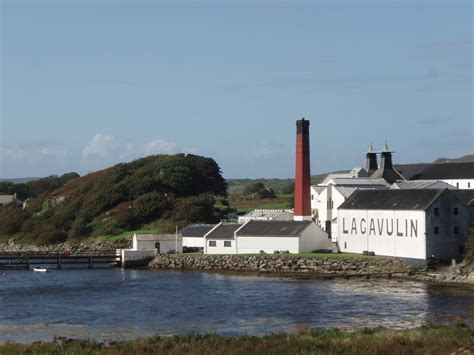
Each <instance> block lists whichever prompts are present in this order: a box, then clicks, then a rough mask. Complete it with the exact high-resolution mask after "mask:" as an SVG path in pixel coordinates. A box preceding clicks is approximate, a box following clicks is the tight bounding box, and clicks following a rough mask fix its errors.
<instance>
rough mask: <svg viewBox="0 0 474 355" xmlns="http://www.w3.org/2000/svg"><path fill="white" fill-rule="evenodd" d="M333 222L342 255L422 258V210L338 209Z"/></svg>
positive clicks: (424, 249) (423, 251) (423, 242)
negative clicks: (336, 221) (370, 252)
mask: <svg viewBox="0 0 474 355" xmlns="http://www.w3.org/2000/svg"><path fill="white" fill-rule="evenodd" d="M337 220H338V244H339V248H340V250H341V251H342V252H350V253H362V252H363V251H365V250H367V251H373V252H374V253H375V254H376V255H387V256H397V257H404V258H414V259H425V258H426V237H425V232H426V227H425V212H424V211H396V210H343V209H340V210H339V211H338V218H337Z"/></svg>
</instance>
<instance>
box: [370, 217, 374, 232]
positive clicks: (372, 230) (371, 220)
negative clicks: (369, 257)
mask: <svg viewBox="0 0 474 355" xmlns="http://www.w3.org/2000/svg"><path fill="white" fill-rule="evenodd" d="M370 234H373V235H375V222H374V219H373V218H371V219H370V227H369V235H370Z"/></svg>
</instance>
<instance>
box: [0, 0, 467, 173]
mask: <svg viewBox="0 0 474 355" xmlns="http://www.w3.org/2000/svg"><path fill="white" fill-rule="evenodd" d="M0 22H1V32H0V40H1V46H0V50H1V53H0V65H1V71H0V74H1V76H0V84H1V86H0V107H1V110H0V115H1V116H0V132H1V134H0V178H15V177H30V176H35V177H39V176H47V175H51V174H57V175H61V174H64V173H66V172H70V171H75V172H78V173H79V174H81V175H82V174H86V173H88V172H91V171H95V170H98V169H102V168H106V167H108V166H110V165H112V164H115V163H118V162H127V161H131V160H134V159H137V158H140V157H144V156H147V155H150V154H173V153H180V152H183V153H192V154H198V155H203V156H207V157H212V158H214V159H215V160H216V161H217V163H218V164H219V166H220V167H221V169H222V172H223V175H224V177H225V178H261V177H265V178H274V177H276V178H289V177H293V176H294V169H295V168H294V164H295V162H294V160H295V159H294V155H295V134H296V126H295V121H296V120H297V119H300V118H301V117H305V118H306V119H308V120H310V124H311V125H310V134H311V138H310V140H311V172H312V173H313V174H316V173H322V172H329V171H335V170H341V169H350V168H352V167H356V166H363V164H364V154H365V152H366V150H367V149H368V146H369V144H370V143H371V142H372V143H373V144H374V146H375V148H376V149H379V150H380V149H382V147H383V145H384V143H385V141H387V142H388V145H389V146H390V148H391V149H393V150H394V151H395V153H394V157H393V160H394V163H415V162H429V161H433V160H434V159H436V158H438V157H450V158H453V157H458V156H462V155H465V154H472V153H473V152H474V118H473V117H474V116H473V4H472V2H471V1H470V0H466V1H463V0H452V1H448V0H446V1H438V0H430V1H408V0H400V1H357V0H352V1H350V0H347V1H338V0H335V1H329V0H327V1H297V0H296V1H257V0H256V1H247V0H245V1H244V0H242V1H113V0H97V1H86V0H84V1H74V0H64V1H51V2H48V1H41V0H36V1H22V0H16V1H8V0H0Z"/></svg>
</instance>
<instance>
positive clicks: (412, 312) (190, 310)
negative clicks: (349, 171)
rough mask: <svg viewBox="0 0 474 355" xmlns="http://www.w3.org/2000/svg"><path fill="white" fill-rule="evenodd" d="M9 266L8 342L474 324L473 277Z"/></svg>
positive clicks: (3, 324)
mask: <svg viewBox="0 0 474 355" xmlns="http://www.w3.org/2000/svg"><path fill="white" fill-rule="evenodd" d="M6 274H7V275H6V276H3V277H2V276H0V342H5V341H10V342H31V341H37V340H51V339H52V338H53V337H54V336H65V337H75V338H93V339H97V340H105V341H108V340H121V339H134V338H139V337H144V336H147V335H151V334H156V333H161V334H182V333H191V332H192V333H209V332H214V333H219V334H224V335H239V334H262V333H269V332H281V331H283V332H294V331H299V330H304V329H307V328H327V327H335V326H337V327H343V328H353V327H363V326H369V327H374V326H378V325H381V326H387V327H393V328H406V327H414V326H417V325H421V324H424V323H426V322H436V323H452V322H457V321H463V322H465V323H467V324H470V325H474V288H473V287H469V286H445V285H432V284H427V283H423V282H411V281H403V282H401V281H397V280H365V279H364V280H362V279H352V280H342V279H334V280H320V279H312V278H306V279H301V278H283V277H263V276H235V275H223V274H214V273H199V272H173V271H147V270H120V269H92V270H84V269H75V270H74V269H69V270H68V269H63V270H60V271H58V270H52V271H51V272H50V273H48V274H43V273H34V272H32V271H27V270H17V271H6Z"/></svg>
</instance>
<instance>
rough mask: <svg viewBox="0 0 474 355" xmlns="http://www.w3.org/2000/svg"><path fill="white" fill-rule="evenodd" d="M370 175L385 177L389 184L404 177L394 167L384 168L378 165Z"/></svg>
mask: <svg viewBox="0 0 474 355" xmlns="http://www.w3.org/2000/svg"><path fill="white" fill-rule="evenodd" d="M370 177H372V178H379V179H385V180H386V181H387V182H389V183H390V184H393V183H394V182H395V181H397V180H403V179H404V177H403V176H402V175H401V174H400V173H399V172H398V171H397V170H396V169H395V168H391V167H386V168H384V167H383V166H380V167H379V168H378V169H377V170H375V171H374V172H373V173H372V175H370Z"/></svg>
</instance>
